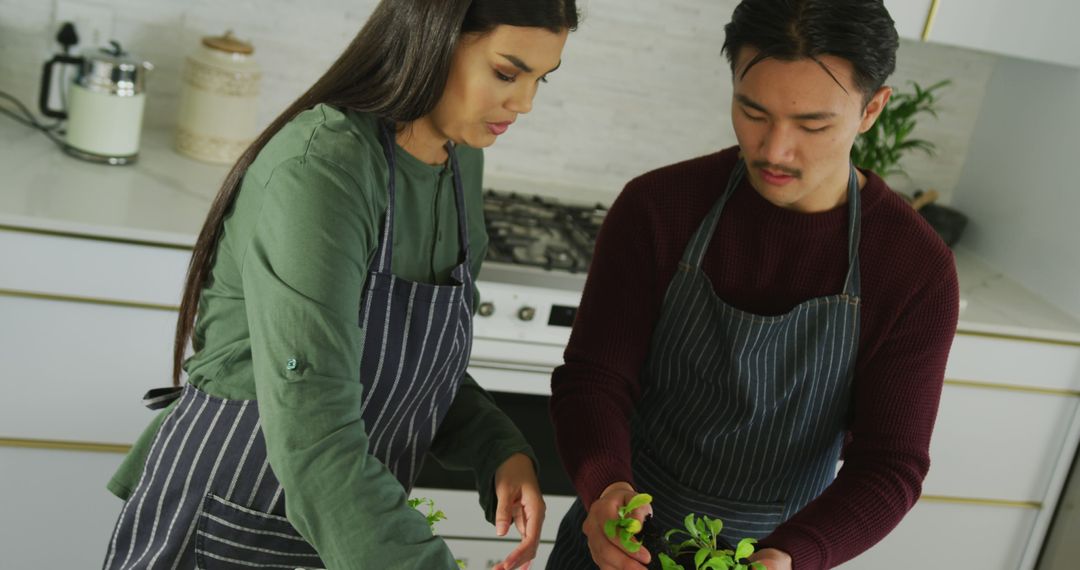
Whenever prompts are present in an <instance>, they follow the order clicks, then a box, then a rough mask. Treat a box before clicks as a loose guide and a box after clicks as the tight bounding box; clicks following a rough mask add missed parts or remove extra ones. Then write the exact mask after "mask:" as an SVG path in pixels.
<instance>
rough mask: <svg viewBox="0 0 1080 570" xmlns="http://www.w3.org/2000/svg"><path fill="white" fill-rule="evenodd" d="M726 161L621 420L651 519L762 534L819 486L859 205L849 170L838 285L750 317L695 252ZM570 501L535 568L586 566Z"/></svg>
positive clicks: (853, 301) (846, 373) (850, 333)
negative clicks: (633, 403) (635, 400)
mask: <svg viewBox="0 0 1080 570" xmlns="http://www.w3.org/2000/svg"><path fill="white" fill-rule="evenodd" d="M745 174H746V165H745V163H743V161H741V160H740V161H739V163H738V164H737V165H736V167H735V170H734V171H733V172H732V174H731V176H730V178H729V180H728V185H727V188H726V190H725V191H724V194H723V195H722V196H721V197H720V199H719V200H717V202H716V204H715V205H714V206H713V207H712V209H711V210H710V211H709V213H708V215H707V216H706V217H705V219H704V221H702V223H701V225H700V226H699V227H698V229H697V231H696V233H695V234H694V236H693V238H692V239H691V241H690V243H689V245H688V246H687V248H686V251H685V252H684V253H683V257H682V261H681V262H680V264H679V270H678V271H677V272H676V274H675V276H674V277H673V278H672V280H671V283H670V284H669V286H668V289H667V292H666V294H665V297H664V303H663V307H662V310H661V314H660V317H659V320H658V321H657V324H656V329H655V331H654V334H653V339H652V344H651V346H650V349H649V357H648V359H647V360H646V363H645V365H644V367H643V369H642V373H641V385H642V394H641V399H640V403H639V405H638V408H637V410H636V413H635V415H634V418H633V420H632V425H631V431H632V449H633V456H632V469H633V475H634V481H635V483H636V488H637V490H638V491H639V492H643V493H649V494H651V495H653V497H654V501H653V511H654V517H655V519H656V522H657V523H658V524H659V525H660V528H661V530H667V529H674V528H681V527H682V520H683V518H684V517H685V516H686V515H687V514H689V513H696V514H698V515H708V516H709V517H713V518H718V519H721V520H723V522H724V529H723V532H722V538H724V539H726V540H727V541H728V542H729V543H732V544H734V543H737V542H738V541H739V540H740V539H742V538H747V537H751V538H758V539H760V538H762V537H764V536H766V535H768V534H769V533H771V532H772V531H773V529H775V528H776V527H777V526H778V525H779V524H780V523H782V522H784V521H785V520H787V519H789V518H790V517H791V516H792V515H794V514H795V513H796V512H798V511H799V510H800V509H802V508H803V507H804V506H806V504H807V503H809V502H810V501H811V500H813V499H814V498H815V497H817V496H818V495H819V494H821V492H822V491H824V490H825V487H826V486H828V485H829V483H830V482H832V480H833V478H834V477H835V474H836V467H837V462H838V460H839V458H840V448H841V445H842V443H843V439H844V432H845V429H846V423H847V419H848V413H849V406H850V399H851V383H852V377H853V375H854V368H855V360H856V350H857V342H858V338H859V235H860V231H859V230H860V220H861V211H860V207H859V189H858V179H857V177H856V174H855V169H854V167H852V168H851V174H850V177H849V181H848V206H849V220H848V274H847V277H846V279H845V282H844V289H843V292H842V293H840V294H839V295H832V296H828V297H820V298H815V299H810V300H808V301H805V302H803V303H801V304H799V305H797V306H796V307H795V308H793V309H792V310H791V311H789V312H788V313H785V314H783V315H778V316H762V315H755V314H751V313H747V312H745V311H741V310H739V309H737V308H735V307H733V306H731V305H729V304H727V303H726V302H724V300H723V299H721V298H719V297H718V296H717V295H716V293H715V291H714V290H713V287H712V284H711V283H710V281H709V279H708V277H707V276H706V274H705V272H704V271H703V270H702V267H701V265H702V260H703V259H704V257H705V252H706V250H707V249H708V247H709V243H710V241H711V240H712V236H713V234H714V233H715V230H716V224H717V222H718V221H719V219H720V213H721V212H722V211H723V208H724V204H725V203H726V202H727V200H728V198H729V197H730V196H731V194H732V193H733V192H734V191H735V189H736V188H738V187H739V184H740V183H741V182H742V179H743V177H744V176H745ZM586 514H587V513H586V511H585V508H584V506H583V505H582V503H581V500H580V499H578V500H577V501H575V502H574V504H573V505H572V507H571V509H570V511H569V512H568V513H567V514H566V516H565V517H564V518H563V521H562V524H561V525H560V526H559V533H558V536H557V538H556V542H555V548H554V551H553V552H552V554H551V557H550V559H549V562H548V568H551V569H557V570H576V569H589V568H595V567H596V566H595V564H593V562H592V560H591V558H590V556H589V550H588V543H587V541H586V539H585V535H584V534H582V533H581V525H582V523H583V522H584V521H585V517H586Z"/></svg>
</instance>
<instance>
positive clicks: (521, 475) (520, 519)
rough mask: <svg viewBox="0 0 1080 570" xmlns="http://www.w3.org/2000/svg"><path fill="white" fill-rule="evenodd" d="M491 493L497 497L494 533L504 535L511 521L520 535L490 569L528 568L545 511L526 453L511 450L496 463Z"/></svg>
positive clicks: (537, 543)
mask: <svg viewBox="0 0 1080 570" xmlns="http://www.w3.org/2000/svg"><path fill="white" fill-rule="evenodd" d="M495 496H496V497H497V498H498V506H497V507H496V510H495V534H497V535H499V536H505V535H506V533H507V531H508V530H510V524H511V523H513V524H514V526H516V527H517V530H518V533H519V534H520V535H521V544H519V545H518V547H517V548H515V549H514V551H513V552H511V553H510V555H509V556H507V557H506V559H505V560H503V561H502V562H500V563H499V564H496V565H495V567H494V568H493V569H492V570H513V569H514V568H524V569H526V570H528V568H529V566H530V564H531V563H532V559H533V558H536V548H537V547H538V546H539V545H540V528H541V527H543V526H544V514H545V513H546V512H547V505H545V504H544V498H543V497H542V496H541V495H540V483H539V482H538V481H537V478H536V469H535V468H534V467H533V462H532V460H531V459H529V456H527V455H525V454H524V453H515V454H514V455H511V456H510V458H509V459H507V460H506V461H504V462H503V464H502V465H500V466H499V468H498V469H497V470H496V471H495Z"/></svg>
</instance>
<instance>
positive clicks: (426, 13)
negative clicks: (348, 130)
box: [173, 0, 578, 386]
mask: <svg viewBox="0 0 1080 570" xmlns="http://www.w3.org/2000/svg"><path fill="white" fill-rule="evenodd" d="M577 23H578V12H577V7H576V4H575V0H382V1H381V2H379V5H378V6H376V7H375V11H374V12H372V14H371V17H370V18H368V21H367V23H366V24H364V27H363V28H362V29H361V30H360V33H359V34H357V35H356V38H354V39H353V41H352V42H351V43H350V44H349V46H348V47H347V48H345V51H344V52H342V54H341V55H340V56H339V57H338V59H337V61H335V62H334V63H333V64H332V65H331V66H330V68H329V69H328V70H327V71H326V73H325V74H323V76H322V77H321V78H319V80H318V81H316V82H315V84H314V85H312V86H311V88H310V89H308V90H307V92H306V93H304V94H303V95H301V96H300V97H299V98H298V99H297V100H296V101H295V102H293V104H292V105H289V107H288V108H287V109H285V111H283V112H282V113H281V114H280V115H278V117H277V118H276V119H274V120H273V122H271V123H270V126H268V127H266V130H264V131H263V132H262V133H261V134H259V136H258V137H257V138H256V139H255V141H254V142H252V143H251V146H249V147H248V148H247V150H245V151H244V153H243V154H242V155H240V158H239V159H237V161H236V164H234V165H233V167H232V169H231V170H230V171H229V174H228V175H227V176H226V177H225V181H224V183H222V185H221V190H220V191H219V192H218V194H217V197H215V198H214V202H213V204H212V205H211V206H210V212H209V214H207V216H206V221H205V222H204V223H203V227H202V231H200V232H199V238H198V240H197V241H196V242H195V249H194V251H193V252H192V255H191V262H190V263H189V264H188V273H187V279H186V281H185V284H184V294H183V297H182V299H181V301H180V315H179V317H178V318H177V322H176V339H175V342H174V344H173V385H175V386H179V385H180V373H181V370H182V368H183V364H184V354H185V351H186V348H187V343H188V340H189V339H191V334H192V330H193V329H194V326H195V315H196V314H197V313H198V308H199V299H200V298H201V294H202V289H203V287H204V286H205V285H206V280H207V278H208V276H209V274H210V269H211V267H213V263H214V252H215V250H216V248H217V242H218V239H219V238H220V237H221V231H222V222H223V221H224V218H225V215H226V213H228V211H229V209H230V208H231V207H232V204H233V202H234V201H235V199H236V194H237V192H239V190H240V184H241V182H242V181H243V178H244V173H245V172H247V169H248V167H249V166H251V163H252V161H254V160H255V157H256V156H258V154H259V152H260V151H261V150H262V149H263V147H264V146H266V143H267V142H268V141H269V140H270V139H271V138H273V136H274V135H275V134H277V132H278V131H279V130H281V128H282V127H283V126H285V124H286V123H288V122H289V121H291V120H292V119H293V118H294V117H296V116H297V115H299V114H300V113H301V112H303V111H305V110H307V109H310V108H312V107H314V106H315V105H317V104H319V103H325V104H328V105H332V106H334V107H338V108H342V109H352V110H355V111H360V112H365V113H371V114H373V115H375V116H376V117H379V118H381V119H385V120H389V121H393V122H394V123H396V124H399V125H401V124H405V123H409V122H411V121H415V120H416V119H419V118H420V117H423V116H425V115H427V114H428V113H430V112H431V111H432V110H433V109H434V108H435V104H436V103H438V101H439V99H440V98H441V97H442V93H443V89H444V88H445V87H446V80H447V76H448V75H449V73H450V63H451V61H452V59H453V54H454V48H455V47H456V46H457V41H458V37H459V36H461V34H467V33H479V34H483V33H487V32H490V31H491V30H493V29H494V28H495V27H496V26H499V25H511V26H522V27H532V28H545V29H548V30H551V31H552V32H556V33H558V32H561V31H562V30H565V29H569V30H573V29H575V28H576V27H577ZM199 348H200V347H198V346H196V347H195V350H196V351H197V350H199Z"/></svg>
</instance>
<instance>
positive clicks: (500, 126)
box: [487, 121, 513, 136]
mask: <svg viewBox="0 0 1080 570" xmlns="http://www.w3.org/2000/svg"><path fill="white" fill-rule="evenodd" d="M512 123H513V121H507V122H505V123H487V128H488V130H489V131H491V134H493V135H495V136H499V135H501V134H503V133H505V132H506V129H509V128H510V125H511V124H512Z"/></svg>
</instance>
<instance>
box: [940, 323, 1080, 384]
mask: <svg viewBox="0 0 1080 570" xmlns="http://www.w3.org/2000/svg"><path fill="white" fill-rule="evenodd" d="M945 377H946V378H950V379H957V380H974V381H980V382H990V383H996V384H1009V385H1016V386H1024V387H1030V388H1042V389H1049V390H1065V391H1073V392H1078V391H1080V346H1069V345H1062V344H1051V343H1045V342H1036V341H1024V340H1014V339H1000V338H990V337H981V336H974V335H968V334H963V333H959V334H957V335H956V340H954V341H953V346H952V351H951V352H950V353H949V363H948V365H947V366H946V369H945Z"/></svg>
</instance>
